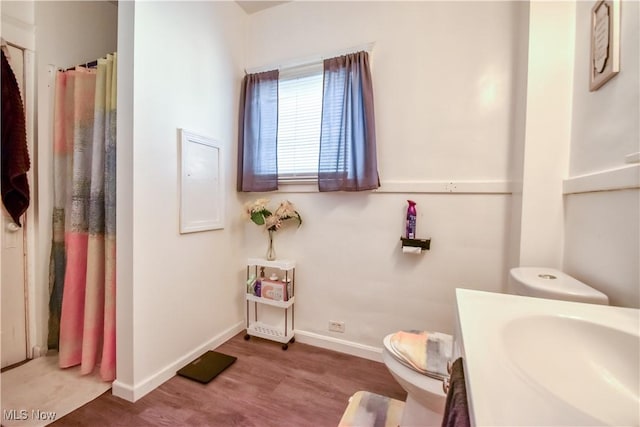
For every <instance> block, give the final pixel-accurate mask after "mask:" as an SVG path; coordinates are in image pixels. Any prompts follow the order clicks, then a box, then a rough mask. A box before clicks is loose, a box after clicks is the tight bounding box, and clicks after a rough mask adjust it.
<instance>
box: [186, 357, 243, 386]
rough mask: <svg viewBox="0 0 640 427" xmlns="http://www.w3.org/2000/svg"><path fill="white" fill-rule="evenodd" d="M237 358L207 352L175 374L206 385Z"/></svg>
mask: <svg viewBox="0 0 640 427" xmlns="http://www.w3.org/2000/svg"><path fill="white" fill-rule="evenodd" d="M236 359H237V357H234V356H228V355H226V354H222V353H218V352H217V351H207V352H206V353H205V354H203V355H202V356H200V357H198V358H197V359H196V360H194V361H193V362H191V363H189V364H188V365H187V366H185V367H184V368H182V369H180V370H179V371H178V372H177V374H178V375H180V376H182V377H185V378H189V379H190V380H194V381H198V382H200V383H202V384H207V383H208V382H209V381H211V380H212V379H214V378H215V377H217V376H218V374H219V373H220V372H222V371H224V370H225V369H227V368H228V367H229V366H231V365H232V364H233V362H235V361H236Z"/></svg>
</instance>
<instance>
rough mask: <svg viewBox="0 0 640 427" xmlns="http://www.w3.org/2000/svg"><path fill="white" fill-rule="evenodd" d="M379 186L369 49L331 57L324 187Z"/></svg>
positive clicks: (322, 159)
mask: <svg viewBox="0 0 640 427" xmlns="http://www.w3.org/2000/svg"><path fill="white" fill-rule="evenodd" d="M378 187H380V179H379V177H378V166H377V156H376V132H375V120H374V111H373V86H372V83H371V72H370V70H369V54H368V53H367V52H357V53H353V54H349V55H344V56H340V57H337V58H331V59H326V60H325V61H324V89H323V100H322V129H321V134H320V159H319V166H318V188H319V190H320V191H364V190H372V189H375V188H378Z"/></svg>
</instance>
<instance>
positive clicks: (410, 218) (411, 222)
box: [406, 200, 418, 239]
mask: <svg viewBox="0 0 640 427" xmlns="http://www.w3.org/2000/svg"><path fill="white" fill-rule="evenodd" d="M407 202H409V207H408V208H407V235H406V237H407V239H415V238H416V216H417V214H418V213H417V212H416V202H414V201H413V200H407Z"/></svg>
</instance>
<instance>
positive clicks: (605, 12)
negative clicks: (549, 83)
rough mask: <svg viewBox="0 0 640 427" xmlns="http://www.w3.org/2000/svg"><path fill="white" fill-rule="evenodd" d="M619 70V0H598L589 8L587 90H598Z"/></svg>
mask: <svg viewBox="0 0 640 427" xmlns="http://www.w3.org/2000/svg"><path fill="white" fill-rule="evenodd" d="M619 71H620V0H598V1H597V2H596V4H595V5H594V6H593V8H592V9H591V54H590V61H589V90H590V91H591V92H593V91H596V90H598V89H599V88H600V87H601V86H602V85H604V84H605V83H606V82H608V81H609V80H611V79H612V78H613V77H614V76H615V75H616V74H618V72H619Z"/></svg>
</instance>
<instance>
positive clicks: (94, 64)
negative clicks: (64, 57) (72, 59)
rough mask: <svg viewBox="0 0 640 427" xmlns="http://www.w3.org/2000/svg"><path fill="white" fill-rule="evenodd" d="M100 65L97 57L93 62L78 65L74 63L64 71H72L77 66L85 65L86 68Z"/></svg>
mask: <svg viewBox="0 0 640 427" xmlns="http://www.w3.org/2000/svg"><path fill="white" fill-rule="evenodd" d="M97 66H98V60H97V59H96V60H95V61H91V62H85V63H84V64H78V65H74V66H73V67H69V68H67V69H66V70H62V71H71V70H75V69H76V67H85V68H93V67H97Z"/></svg>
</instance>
